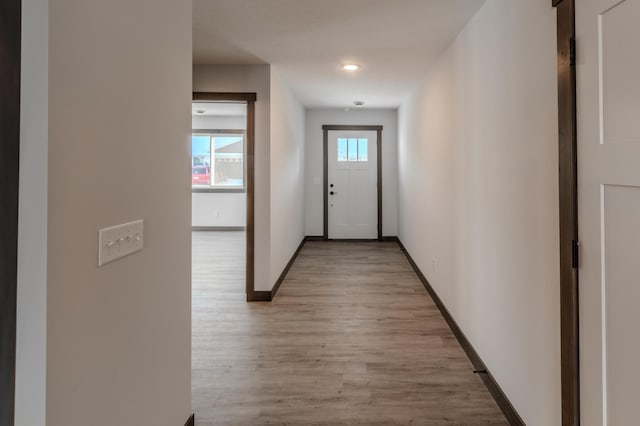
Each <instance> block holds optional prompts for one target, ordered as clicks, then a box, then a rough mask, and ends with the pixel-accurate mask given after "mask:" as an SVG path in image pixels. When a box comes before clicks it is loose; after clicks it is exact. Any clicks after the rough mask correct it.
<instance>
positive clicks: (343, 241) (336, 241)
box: [323, 238, 380, 243]
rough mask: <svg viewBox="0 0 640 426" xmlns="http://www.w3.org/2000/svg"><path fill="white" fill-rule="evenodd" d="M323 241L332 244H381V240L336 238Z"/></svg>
mask: <svg viewBox="0 0 640 426" xmlns="http://www.w3.org/2000/svg"><path fill="white" fill-rule="evenodd" d="M323 241H331V242H332V243H379V242H380V240H378V239H377V238H336V239H332V240H325V239H323Z"/></svg>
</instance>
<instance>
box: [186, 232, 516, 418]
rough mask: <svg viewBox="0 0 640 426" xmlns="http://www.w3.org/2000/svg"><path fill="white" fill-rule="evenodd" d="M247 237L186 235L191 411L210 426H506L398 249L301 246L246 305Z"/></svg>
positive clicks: (329, 244) (377, 245)
mask: <svg viewBox="0 0 640 426" xmlns="http://www.w3.org/2000/svg"><path fill="white" fill-rule="evenodd" d="M243 238H244V234H240V233H229V232H226V233H206V232H199V233H198V232H196V233H194V234H193V253H194V258H193V263H194V264H193V396H192V400H193V409H194V412H195V413H196V424H197V425H200V426H205V425H206V426H208V425H312V424H313V425H486V424H491V425H505V424H507V422H506V420H505V419H504V417H503V416H502V414H501V412H500V410H499V409H498V407H497V405H496V404H495V402H494V401H493V399H492V398H491V396H490V395H489V393H488V391H487V390H486V388H485V387H484V385H483V383H482V381H481V380H480V378H478V377H477V376H476V375H474V374H473V373H472V371H473V367H472V365H471V363H470V362H469V360H468V359H467V357H466V356H465V354H464V352H463V350H462V348H461V347H460V346H459V344H458V343H457V341H456V339H455V337H454V336H453V334H452V333H451V331H450V330H449V328H448V327H447V324H446V323H445V321H444V319H443V318H442V316H441V315H440V313H439V311H438V309H437V308H436V306H435V305H434V303H433V301H432V300H431V299H430V298H429V296H428V295H427V293H426V291H425V290H424V288H423V287H422V284H421V283H420V281H419V280H418V277H417V276H416V275H415V273H414V272H413V270H412V269H411V266H410V265H409V263H408V262H407V260H406V259H405V258H404V255H403V254H402V252H401V251H400V249H399V247H398V246H397V244H396V243H375V242H363V243H337V242H335V243H334V242H308V243H306V245H305V246H304V248H303V249H302V251H301V253H300V256H299V257H298V259H297V261H296V262H295V264H294V265H293V267H292V268H291V270H290V272H289V275H288V276H287V278H286V280H285V281H284V282H283V284H282V287H281V288H280V291H279V293H278V295H277V297H276V299H275V301H273V302H271V303H268V302H266V303H252V304H247V303H245V302H244V281H243V279H244V278H243V272H242V271H243V266H242V265H243V258H242V256H238V255H236V254H234V253H242V251H243V241H244V240H243Z"/></svg>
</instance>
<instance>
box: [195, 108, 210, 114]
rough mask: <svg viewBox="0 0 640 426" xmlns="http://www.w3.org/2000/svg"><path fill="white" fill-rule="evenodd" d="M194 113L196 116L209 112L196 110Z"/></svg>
mask: <svg viewBox="0 0 640 426" xmlns="http://www.w3.org/2000/svg"><path fill="white" fill-rule="evenodd" d="M194 112H195V113H196V114H204V113H205V112H207V111H205V110H203V109H197V110H195V111H194Z"/></svg>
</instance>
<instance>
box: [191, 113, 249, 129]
mask: <svg viewBox="0 0 640 426" xmlns="http://www.w3.org/2000/svg"><path fill="white" fill-rule="evenodd" d="M246 127H247V117H246V116H244V115H229V116H219V115H209V116H206V115H193V116H192V117H191V128H192V129H200V130H238V129H245V128H246Z"/></svg>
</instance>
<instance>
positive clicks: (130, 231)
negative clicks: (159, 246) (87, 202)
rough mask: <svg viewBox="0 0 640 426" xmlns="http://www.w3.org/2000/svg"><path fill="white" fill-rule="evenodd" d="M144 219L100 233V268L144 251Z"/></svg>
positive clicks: (103, 230)
mask: <svg viewBox="0 0 640 426" xmlns="http://www.w3.org/2000/svg"><path fill="white" fill-rule="evenodd" d="M143 247H144V232H143V221H142V219H140V220H136V221H133V222H129V223H124V224H122V225H116V226H112V227H109V228H104V229H101V230H100V231H99V232H98V266H102V265H104V264H106V263H109V262H113V261H114V260H117V259H120V258H121V257H125V256H128V255H130V254H133V253H135V252H138V251H140V250H142V248H143Z"/></svg>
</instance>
